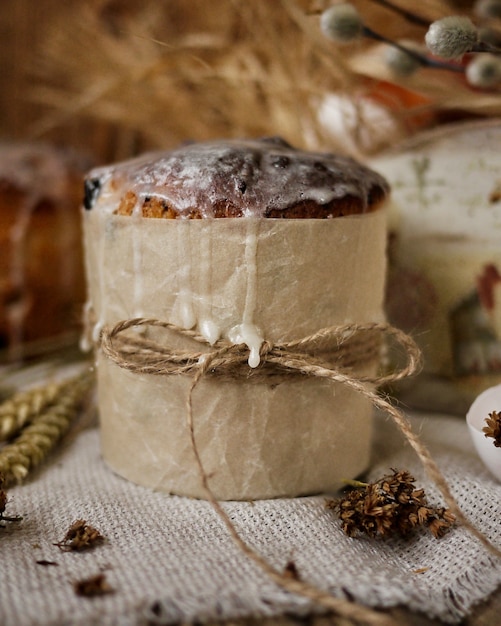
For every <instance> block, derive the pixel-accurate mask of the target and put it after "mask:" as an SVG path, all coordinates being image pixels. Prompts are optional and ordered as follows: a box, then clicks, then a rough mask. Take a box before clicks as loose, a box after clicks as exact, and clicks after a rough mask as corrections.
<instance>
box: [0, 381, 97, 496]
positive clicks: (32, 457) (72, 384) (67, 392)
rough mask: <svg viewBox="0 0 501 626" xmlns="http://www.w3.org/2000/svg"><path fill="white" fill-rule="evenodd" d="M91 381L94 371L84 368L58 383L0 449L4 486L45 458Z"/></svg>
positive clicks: (71, 420) (89, 386) (0, 464)
mask: <svg viewBox="0 0 501 626" xmlns="http://www.w3.org/2000/svg"><path fill="white" fill-rule="evenodd" d="M93 380H94V376H93V374H92V373H91V372H87V371H86V372H84V373H83V374H80V375H79V376H76V377H74V378H72V379H70V380H68V381H65V382H63V383H61V384H60V385H59V386H58V390H57V393H56V394H55V396H54V398H53V400H52V401H51V402H50V403H47V404H43V406H42V408H41V410H40V412H39V413H38V414H36V415H33V414H32V415H31V417H30V420H31V423H30V424H29V425H28V426H25V428H23V429H22V430H21V433H20V434H19V435H18V436H17V437H16V438H15V439H13V440H12V441H11V442H10V443H9V444H7V445H5V446H4V447H3V448H2V449H0V472H1V473H2V474H3V476H4V480H5V484H6V485H10V484H13V483H16V482H21V481H22V480H23V479H24V478H26V476H27V475H28V472H29V471H30V470H31V469H33V468H35V467H37V466H38V465H40V464H41V463H42V462H43V461H44V460H45V459H46V458H47V456H48V454H49V453H50V452H51V451H52V450H53V449H54V447H55V446H56V444H57V443H58V442H59V441H60V440H61V438H62V437H63V436H64V435H65V434H66V432H67V431H68V430H69V428H70V426H71V425H72V424H73V422H74V420H75V419H76V417H77V415H78V412H79V408H80V405H81V403H82V401H83V399H84V398H85V396H86V394H87V392H88V391H89V389H90V388H91V386H92V384H93ZM12 401H13V402H14V403H15V401H16V400H15V398H14V399H13V400H12Z"/></svg>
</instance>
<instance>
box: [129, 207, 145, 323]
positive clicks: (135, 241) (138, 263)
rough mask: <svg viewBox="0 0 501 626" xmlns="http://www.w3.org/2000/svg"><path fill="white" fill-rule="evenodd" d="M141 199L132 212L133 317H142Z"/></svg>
mask: <svg viewBox="0 0 501 626" xmlns="http://www.w3.org/2000/svg"><path fill="white" fill-rule="evenodd" d="M141 206H142V199H140V198H138V200H137V202H136V206H135V207H134V209H133V211H132V220H133V223H134V229H133V233H134V234H133V236H132V255H133V264H134V311H133V315H134V317H143V307H142V302H143V272H142V261H143V252H142V245H141V228H140V221H141V219H142V215H141Z"/></svg>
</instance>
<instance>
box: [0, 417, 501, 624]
mask: <svg viewBox="0 0 501 626" xmlns="http://www.w3.org/2000/svg"><path fill="white" fill-rule="evenodd" d="M412 423H413V425H414V427H415V428H416V429H417V430H418V431H419V432H420V434H421V436H422V438H423V439H424V441H425V442H426V443H428V445H429V447H430V450H431V452H432V454H433V455H434V457H435V458H436V460H437V461H438V463H439V465H440V467H441V469H442V471H443V472H444V474H445V476H446V477H447V479H448V481H449V482H450V485H451V488H452V490H453V493H454V495H455V496H456V497H457V499H458V501H459V504H460V506H461V507H462V508H463V510H464V511H465V513H466V514H467V515H468V516H469V517H470V518H471V520H472V521H473V522H474V523H475V524H476V525H478V527H480V528H481V529H482V530H483V531H484V533H485V534H486V535H487V536H488V537H489V538H490V539H491V540H492V541H493V542H494V543H495V544H496V545H497V546H500V545H501V524H500V522H499V520H500V518H501V485H499V484H498V483H496V482H495V481H494V480H493V479H492V478H491V477H490V476H489V474H488V473H487V472H486V471H485V470H484V468H483V466H482V465H481V463H480V461H479V460H478V458H477V456H476V454H475V453H474V451H473V448H472V445H471V443H470V441H469V436H468V432H467V430H466V426H465V424H464V422H463V421H462V420H460V419H458V418H451V417H445V416H426V417H425V416H422V415H415V416H413V417H412ZM376 430H377V440H376V441H375V444H374V458H375V461H374V464H373V469H372V471H371V476H372V477H373V478H379V477H381V476H382V475H383V474H384V473H387V472H388V469H389V468H390V467H395V468H399V469H409V470H411V471H412V472H413V473H414V474H415V476H416V478H417V479H418V481H417V482H418V485H423V486H424V487H425V489H426V491H427V493H428V496H429V500H430V502H431V503H433V504H438V503H439V502H440V500H439V498H438V496H437V495H436V491H435V490H434V488H433V486H432V485H430V483H429V481H427V480H426V479H423V476H422V471H421V468H420V465H419V462H418V461H417V460H416V457H415V455H414V453H413V452H412V451H411V450H410V448H409V446H408V445H406V444H404V443H403V441H402V439H401V437H400V435H399V434H398V433H397V432H396V431H395V427H394V426H393V425H392V424H390V423H389V422H388V421H387V420H386V418H384V417H380V416H378V418H377V429H376ZM9 496H10V501H9V504H8V506H7V511H6V513H7V514H9V515H15V514H18V515H22V516H23V518H24V519H23V521H22V522H19V523H12V524H8V525H7V526H6V528H4V529H1V530H0V550H1V552H0V555H1V557H0V558H1V562H0V624H2V625H3V626H28V625H31V624H44V625H45V624H46V625H48V624H54V625H55V624H58V625H62V624H64V625H67V626H70V625H71V626H77V625H84V624H103V625H110V626H111V625H120V626H129V625H131V626H132V625H139V624H150V623H152V624H164V623H165V624H170V623H176V622H180V621H192V620H200V621H202V622H203V621H204V620H209V619H224V618H228V619H229V618H239V617H251V616H256V617H259V616H279V615H283V614H288V615H290V614H293V615H294V614H297V615H299V616H301V615H305V614H308V613H311V612H313V611H315V610H316V609H315V607H313V606H312V605H311V604H310V603H309V601H307V600H305V599H302V598H300V597H296V596H293V595H291V594H289V593H287V592H285V591H283V590H281V589H280V588H278V587H277V586H276V585H275V584H274V583H272V582H270V581H269V580H268V579H267V577H266V575H265V574H263V573H262V572H261V570H260V569H259V568H258V566H257V565H255V564H254V563H252V562H250V561H249V560H248V559H247V558H246V557H245V556H243V554H242V553H241V552H240V551H239V549H238V548H237V547H236V546H235V545H234V544H233V542H232V540H231V539H230V538H229V536H228V534H227V531H226V530H225V528H224V526H223V525H222V523H221V521H220V519H219V518H218V517H217V515H216V514H215V512H214V511H213V509H212V508H211V505H210V504H209V503H207V502H202V501H196V500H191V499H188V498H181V497H173V496H167V495H164V494H159V493H155V492H152V491H150V490H148V489H145V488H142V487H138V486H135V485H133V484H131V483H128V482H126V481H125V480H123V479H121V478H119V477H117V476H116V475H114V474H113V473H112V472H111V471H110V470H109V469H108V468H107V467H106V465H105V464H104V463H103V461H102V460H101V457H100V450H99V437H98V431H97V430H96V429H95V428H91V429H87V430H85V431H83V432H81V433H80V434H79V435H78V436H77V437H76V438H74V439H73V440H72V441H70V442H69V443H68V444H67V445H66V447H65V448H64V449H63V450H61V451H60V453H59V454H58V455H57V456H56V457H55V458H53V459H52V462H51V463H50V464H48V465H47V466H46V467H45V468H44V469H43V471H40V472H39V473H38V474H37V475H36V476H34V477H33V478H32V479H31V480H30V481H29V482H28V483H26V484H25V485H23V486H20V487H16V488H12V489H11V490H9ZM224 507H225V509H226V510H227V511H228V512H229V514H230V516H231V519H232V521H233V523H234V524H235V526H236V527H237V529H238V530H239V532H240V533H241V535H242V537H243V538H244V539H245V540H246V541H248V542H249V543H250V544H251V545H252V546H253V547H254V548H255V549H256V550H258V551H259V552H260V553H261V554H262V555H263V556H265V557H266V558H267V559H268V560H269V562H270V563H271V564H273V565H274V566H276V567H277V568H279V569H280V568H283V567H284V566H285V565H286V564H287V562H288V561H290V560H293V561H294V563H295V565H296V567H297V570H298V572H299V574H300V576H301V577H302V579H303V580H306V581H308V582H310V583H313V584H315V585H317V586H318V587H320V588H322V589H325V590H328V591H330V592H331V593H332V594H334V595H336V596H340V597H347V598H354V599H355V600H356V601H359V602H361V603H365V604H368V605H371V606H374V607H391V606H395V605H404V606H407V607H409V608H410V609H412V610H416V611H422V612H424V613H426V614H427V615H428V616H429V617H438V618H441V619H442V620H444V621H446V622H450V623H454V622H457V621H459V620H460V619H461V618H463V617H464V616H465V615H467V614H468V612H469V611H470V610H471V608H472V606H473V605H474V604H475V603H476V602H478V601H480V600H481V599H483V598H486V597H487V596H488V595H489V594H490V593H492V592H493V591H494V590H495V589H496V587H497V586H498V585H499V584H500V583H501V562H500V561H499V560H497V559H496V558H495V557H493V556H491V555H490V554H488V553H487V552H486V551H485V549H484V548H482V547H480V546H479V544H478V542H477V541H476V540H475V539H473V538H472V537H471V536H469V535H468V533H467V532H466V531H465V530H464V529H462V528H455V529H454V530H453V531H452V532H451V533H450V534H448V535H447V536H446V537H444V538H443V539H441V540H436V539H434V538H433V537H432V536H431V535H430V534H428V533H427V532H422V533H421V532H418V533H417V534H416V536H415V537H414V538H412V539H411V540H407V541H402V540H397V539H391V540H389V541H376V540H368V539H358V540H356V539H350V538H348V537H346V536H345V535H344V534H343V533H342V531H341V529H340V525H339V522H338V520H336V519H335V518H334V517H333V514H332V512H331V511H329V510H326V508H325V506H324V497H323V496H316V497H308V498H297V499H287V500H275V501H258V502H243V503H242V502H241V503H235V502H230V503H226V504H225V505H224ZM77 518H83V519H85V520H87V521H88V523H90V524H92V525H94V526H96V527H97V528H98V529H99V530H100V531H101V532H102V533H103V534H104V535H106V537H107V538H108V541H107V543H106V544H104V545H101V546H98V547H96V548H95V549H93V550H92V551H90V552H86V553H73V552H71V553H70V552H61V551H60V550H59V548H58V547H56V546H54V545H53V544H54V542H56V541H58V540H61V539H62V537H63V536H64V534H65V532H66V530H67V529H68V527H69V525H70V523H71V522H72V521H74V520H75V519H77ZM40 560H48V561H53V562H56V563H57V564H58V566H57V567H56V566H51V565H46V566H43V565H40V564H37V561H40ZM101 571H102V572H105V574H106V577H107V580H108V582H109V583H110V585H111V586H112V587H113V588H114V589H115V593H113V594H110V595H106V596H102V597H97V598H82V597H78V596H77V595H76V594H75V592H74V589H73V583H74V582H75V581H78V580H81V579H83V578H85V577H89V576H92V575H94V574H97V573H99V572H101Z"/></svg>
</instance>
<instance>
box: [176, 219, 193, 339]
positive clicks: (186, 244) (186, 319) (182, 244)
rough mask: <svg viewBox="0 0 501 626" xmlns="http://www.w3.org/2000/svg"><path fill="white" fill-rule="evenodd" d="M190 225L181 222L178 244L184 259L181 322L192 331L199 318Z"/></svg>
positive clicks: (183, 326)
mask: <svg viewBox="0 0 501 626" xmlns="http://www.w3.org/2000/svg"><path fill="white" fill-rule="evenodd" d="M189 227H190V224H189V222H188V221H185V220H181V221H179V226H178V229H177V243H178V246H179V258H180V259H184V264H183V266H182V267H181V268H180V270H179V293H178V302H179V309H178V315H179V321H178V322H177V323H178V324H179V325H180V326H181V327H182V328H186V329H190V328H193V327H194V326H196V323H197V317H196V314H195V310H194V307H193V291H192V289H193V288H192V284H191V264H192V257H191V255H192V251H191V247H190V230H189Z"/></svg>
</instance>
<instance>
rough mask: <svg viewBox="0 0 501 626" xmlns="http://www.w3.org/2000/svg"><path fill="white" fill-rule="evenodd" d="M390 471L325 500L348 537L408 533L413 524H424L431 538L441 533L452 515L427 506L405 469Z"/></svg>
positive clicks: (413, 527)
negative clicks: (379, 477)
mask: <svg viewBox="0 0 501 626" xmlns="http://www.w3.org/2000/svg"><path fill="white" fill-rule="evenodd" d="M392 472H393V473H392V474H388V475H385V476H383V477H382V478H381V479H380V480H378V481H376V482H373V483H358V482H356V483H353V485H352V487H353V488H351V489H350V490H349V491H347V492H346V493H345V494H344V496H343V497H342V498H339V499H336V500H330V501H328V502H327V507H328V508H330V509H333V510H335V511H336V512H337V513H338V514H339V517H340V518H341V521H342V522H343V531H344V532H345V533H346V534H347V535H348V536H350V537H354V536H357V535H359V534H365V535H368V536H369V537H389V536H393V535H400V536H407V535H409V534H410V533H411V532H412V531H413V530H414V529H415V528H416V527H418V526H426V527H428V529H429V530H430V531H431V533H432V534H433V536H434V537H436V538H439V537H441V536H442V535H444V534H445V532H446V531H447V530H448V529H449V528H450V527H451V526H452V524H453V522H454V520H455V517H454V515H453V514H452V513H451V512H450V511H449V510H448V509H445V508H435V507H432V506H430V505H429V504H428V502H427V499H426V496H425V493H424V490H423V489H416V487H415V484H414V483H415V479H414V477H413V476H412V475H411V474H410V473H409V472H408V471H406V470H403V471H398V470H396V469H393V470H392Z"/></svg>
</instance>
